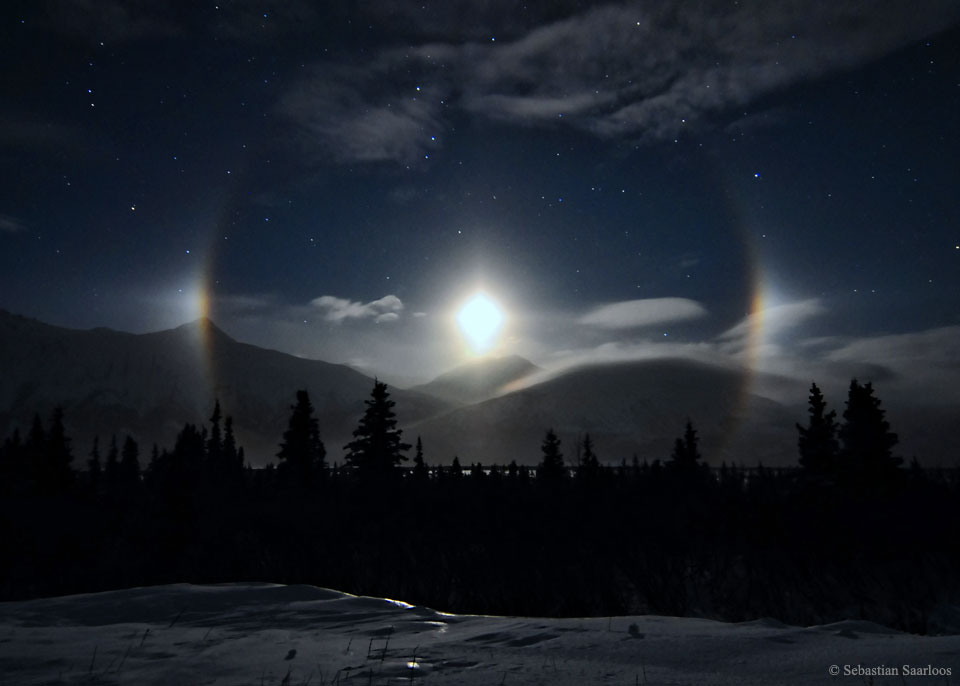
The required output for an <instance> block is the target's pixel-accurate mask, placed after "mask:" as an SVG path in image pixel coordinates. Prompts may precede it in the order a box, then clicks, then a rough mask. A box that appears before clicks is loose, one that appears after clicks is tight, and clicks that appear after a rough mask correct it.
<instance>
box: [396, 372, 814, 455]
mask: <svg viewBox="0 0 960 686" xmlns="http://www.w3.org/2000/svg"><path fill="white" fill-rule="evenodd" d="M688 417H689V418H690V419H691V420H692V421H693V423H694V426H695V427H696V428H697V430H698V432H699V434H700V436H701V438H702V451H701V452H702V453H703V454H704V456H705V458H706V459H707V460H708V461H709V462H711V463H713V464H719V463H720V462H721V460H726V461H728V462H730V461H736V462H742V463H744V464H749V465H755V464H756V463H757V461H758V460H762V461H763V462H764V463H765V464H768V465H770V464H795V463H796V430H795V428H794V422H795V421H797V420H798V419H800V417H799V416H798V415H797V414H796V411H795V410H791V409H789V408H787V407H785V406H783V405H781V404H779V403H777V402H775V401H773V400H769V399H767V398H763V397H760V396H757V395H752V394H750V392H749V378H748V375H747V372H746V371H744V370H734V369H727V368H723V367H717V366H711V365H706V364H701V363H696V362H691V361H687V360H679V359H660V360H647V361H642V362H630V363H617V364H604V365H594V366H585V367H579V368H575V369H571V370H569V371H566V372H564V373H561V374H559V375H557V376H554V377H552V378H548V379H547V380H545V381H542V382H540V383H536V384H534V385H531V386H529V387H527V388H523V389H521V390H517V391H514V392H512V393H507V394H505V395H501V396H499V397H496V398H492V399H490V400H487V401H485V402H481V403H478V404H475V405H470V406H465V407H461V408H458V409H455V410H451V411H450V412H448V413H446V414H444V415H441V416H439V417H435V418H429V419H425V420H424V421H422V422H420V423H417V424H415V425H411V426H410V427H409V429H408V430H409V432H410V433H411V434H419V435H421V436H422V437H423V441H424V451H425V454H426V457H427V461H428V462H432V463H449V462H450V461H451V460H452V459H453V456H454V455H457V456H459V458H460V460H461V462H464V463H465V462H477V461H480V462H483V463H485V464H490V463H493V462H497V463H508V462H510V461H511V460H514V459H515V460H516V461H517V463H518V464H535V463H537V462H538V461H539V459H540V451H539V448H540V442H541V441H542V439H543V435H544V433H545V431H546V430H547V429H548V428H551V427H552V428H553V429H554V430H556V432H557V433H558V435H559V436H560V438H561V440H562V441H563V450H564V455H565V457H566V461H567V462H568V463H571V464H572V463H573V461H574V457H575V449H574V445H575V443H576V441H577V438H578V436H581V435H582V434H584V433H587V432H589V433H590V435H591V437H592V438H593V440H594V445H595V448H596V451H597V453H598V455H599V457H600V459H601V462H607V463H608V464H609V463H619V462H620V460H621V459H627V460H629V459H630V458H631V457H632V455H633V454H634V453H636V454H637V455H638V457H639V458H640V459H641V460H642V459H647V460H649V461H651V462H652V461H653V460H654V459H657V458H659V459H661V460H665V459H667V458H668V457H669V456H670V452H671V449H672V446H673V440H674V439H675V438H676V437H677V436H679V435H681V433H682V432H683V429H684V425H685V422H686V421H687V418H688Z"/></svg>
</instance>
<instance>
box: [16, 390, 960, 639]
mask: <svg viewBox="0 0 960 686" xmlns="http://www.w3.org/2000/svg"><path fill="white" fill-rule="evenodd" d="M322 422H323V418H322V417H317V416H315V412H314V408H313V406H312V404H311V402H310V396H309V394H308V392H307V390H298V391H296V393H295V402H294V404H292V405H291V406H290V414H289V422H288V427H287V430H286V431H285V432H284V433H283V436H282V437H281V438H280V441H279V444H278V448H277V453H276V458H277V462H276V464H275V465H273V464H271V465H268V466H267V467H265V468H260V469H253V468H251V467H249V466H248V465H246V464H245V456H244V451H243V448H242V447H240V446H238V445H237V443H236V439H235V436H234V434H233V426H232V419H231V417H230V416H224V414H223V411H222V409H221V407H220V403H219V402H215V403H214V407H213V409H212V412H211V415H210V417H209V418H208V419H207V421H206V423H205V424H204V425H202V426H197V425H195V424H186V425H184V427H183V429H182V430H181V431H180V433H179V435H178V436H177V439H176V441H175V443H174V445H173V447H172V449H168V448H160V447H158V446H153V447H152V450H151V451H150V455H149V457H147V456H146V455H145V454H144V453H143V452H142V451H141V450H140V446H138V444H137V442H136V441H135V440H134V438H133V437H131V436H124V437H119V438H118V437H117V436H111V437H109V443H108V444H107V447H106V455H105V456H104V455H102V454H101V442H100V440H99V439H97V440H95V441H94V442H93V445H92V447H91V449H90V451H89V453H88V454H87V455H86V459H84V458H83V457H82V456H79V455H77V454H75V453H74V450H73V447H72V446H71V441H70V438H69V437H68V436H67V432H66V430H65V428H64V412H63V410H61V409H60V408H57V409H56V410H55V411H54V412H53V413H52V415H51V416H50V418H49V420H48V421H47V423H46V425H45V424H44V422H43V421H42V419H41V418H40V417H39V416H35V417H34V421H33V423H32V425H31V426H30V428H29V430H28V431H26V433H25V434H23V435H22V434H21V432H20V431H19V429H18V430H15V431H14V432H13V433H12V434H11V435H10V436H8V437H7V438H6V439H5V441H4V443H3V445H2V448H0V546H2V550H0V599H2V600H14V599H23V598H31V597H38V596H49V595H61V594H69V593H78V592H91V591H100V590H107V589H115V588H124V587H132V586H144V585H155V584H167V583H177V582H192V583H218V582H232V581H266V582H274V583H288V584H291V583H304V584H313V585H318V586H325V587H331V588H336V589H339V590H343V591H347V592H350V593H358V594H365V595H376V596H384V597H394V598H402V599H403V600H405V601H407V602H411V603H417V604H422V605H428V606H431V607H434V608H436V609H440V610H445V611H450V612H460V613H482V614H509V615H542V616H608V615H620V614H660V615H690V616H704V617H712V618H718V619H725V620H730V621H742V620H749V619H755V618H759V617H765V616H769V617H774V618H777V619H779V620H782V621H785V622H788V623H792V624H801V625H809V624H819V623H825V622H830V621H835V620H839V619H844V618H863V619H869V620H873V621H877V622H879V623H882V624H886V625H888V626H892V627H895V628H899V629H903V630H907V631H912V632H918V633H926V632H928V631H930V630H931V626H934V627H935V626H936V613H937V612H938V611H939V609H938V608H940V607H942V606H943V605H944V604H946V603H951V602H954V603H955V602H957V601H958V600H960V580H958V578H957V576H956V574H955V570H956V569H957V567H958V562H960V478H958V473H957V471H956V470H943V469H937V470H929V469H923V468H921V466H920V465H919V463H918V462H917V461H916V460H915V459H914V460H913V461H912V462H911V463H910V464H909V466H907V467H906V468H905V467H904V466H903V460H902V459H901V458H900V457H899V456H897V455H896V454H895V452H894V449H895V447H896V445H897V436H896V434H895V433H893V432H892V431H891V427H890V424H889V422H888V421H887V420H886V417H885V411H884V410H883V409H882V403H881V402H880V400H879V398H878V397H877V396H876V394H875V391H874V389H873V386H872V384H870V383H866V384H860V383H859V382H858V381H857V380H853V381H851V384H850V387H849V391H848V397H847V400H846V403H845V408H844V410H843V413H842V421H838V419H837V412H836V410H831V409H828V405H827V402H826V399H825V398H824V396H823V394H822V393H821V391H820V389H819V388H818V387H817V385H816V384H813V385H812V386H811V389H810V396H809V417H808V419H807V422H806V423H805V424H802V425H801V424H798V425H797V430H798V441H797V446H798V464H797V466H796V467H793V468H778V469H770V468H765V467H763V466H762V465H756V466H751V467H745V466H743V465H728V464H723V465H721V466H720V467H718V468H711V467H709V466H708V465H707V464H706V462H705V460H704V458H703V456H702V455H701V453H700V448H699V438H698V435H697V430H696V428H695V425H694V422H693V421H692V420H688V421H687V423H686V426H685V427H683V431H682V433H681V434H680V435H679V436H678V437H677V439H676V442H675V445H674V448H673V451H672V453H671V454H670V455H669V456H664V459H659V458H658V457H655V458H654V459H653V460H652V461H649V460H648V459H643V460H641V459H640V458H639V456H637V455H633V456H631V459H630V460H629V461H628V459H627V457H626V456H616V457H619V458H620V459H619V462H617V460H616V459H610V458H611V457H613V456H604V455H603V454H602V450H603V446H602V445H601V446H597V445H594V442H593V440H592V439H591V437H590V436H589V435H585V436H583V437H582V439H581V440H579V441H578V442H577V444H576V445H573V446H567V447H566V451H567V452H566V454H565V452H564V451H565V446H563V445H562V443H561V441H560V439H559V438H558V437H557V435H556V433H555V432H554V431H553V429H547V428H545V434H544V438H543V442H542V444H541V446H540V462H539V465H538V466H537V467H536V468H530V467H527V466H523V465H518V464H517V460H516V459H511V460H510V461H509V462H506V461H505V460H500V461H499V462H497V461H492V462H491V464H488V465H482V464H480V463H474V464H470V465H467V466H466V467H464V466H463V465H461V464H460V460H459V458H458V457H456V456H454V459H453V464H452V465H450V466H441V465H439V464H435V465H432V466H431V465H430V454H429V446H428V445H427V446H425V445H424V444H423V442H422V441H421V440H420V439H419V437H418V438H417V440H416V447H415V449H414V455H413V456H412V460H410V461H409V462H410V464H409V466H407V464H405V463H407V462H408V457H407V455H406V453H408V452H410V451H411V448H412V446H411V445H410V444H408V443H405V442H404V440H403V431H402V429H401V428H399V422H398V418H397V414H396V412H395V404H394V401H393V400H391V399H390V394H389V390H388V388H387V385H386V384H384V383H381V382H380V381H375V382H374V387H373V389H372V391H371V394H370V397H369V399H368V400H367V401H366V403H365V411H364V413H363V415H362V416H361V417H359V418H358V423H357V428H356V430H355V431H354V433H353V440H352V441H351V442H350V443H348V444H347V445H346V446H344V450H345V451H346V458H345V462H344V463H343V464H336V463H334V464H330V462H329V460H328V458H327V450H326V447H325V446H324V444H323V441H322V439H321V436H322ZM678 428H679V427H678ZM531 449H532V450H536V446H531ZM605 463H613V465H614V466H607V464H605ZM78 467H79V468H78Z"/></svg>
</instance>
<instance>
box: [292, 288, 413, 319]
mask: <svg viewBox="0 0 960 686" xmlns="http://www.w3.org/2000/svg"><path fill="white" fill-rule="evenodd" d="M310 304H311V305H313V306H314V307H316V308H318V309H321V310H324V311H325V315H324V316H325V318H326V319H327V321H331V322H342V321H343V320H344V319H373V321H374V322H375V323H377V324H380V323H383V322H392V321H396V320H397V319H399V318H400V315H399V313H400V312H401V311H402V310H403V303H402V302H401V301H400V298H398V297H397V296H395V295H385V296H383V297H382V298H380V299H379V300H373V301H371V302H368V303H365V304H364V303H361V302H354V301H351V300H346V299H344V298H337V297H335V296H332V295H322V296H320V297H319V298H315V299H314V300H311V301H310Z"/></svg>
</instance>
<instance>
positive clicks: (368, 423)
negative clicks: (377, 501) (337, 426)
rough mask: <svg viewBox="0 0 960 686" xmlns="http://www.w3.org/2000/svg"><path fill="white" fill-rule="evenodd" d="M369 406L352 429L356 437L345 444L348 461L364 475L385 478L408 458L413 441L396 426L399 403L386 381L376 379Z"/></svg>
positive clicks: (365, 476) (362, 476)
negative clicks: (396, 411) (408, 441)
mask: <svg viewBox="0 0 960 686" xmlns="http://www.w3.org/2000/svg"><path fill="white" fill-rule="evenodd" d="M364 404H365V405H366V406H367V409H366V410H365V411H364V413H363V417H361V418H360V423H359V424H358V425H357V428H356V429H355V430H354V432H353V438H354V440H353V441H351V442H350V443H348V444H347V445H345V446H344V449H345V450H347V451H349V452H348V453H347V457H346V461H347V464H349V465H350V466H352V467H353V468H354V469H356V470H357V473H358V474H359V475H360V476H361V478H368V479H382V478H388V477H391V476H393V475H395V474H396V472H397V467H398V466H399V465H400V463H401V462H403V461H405V460H406V459H407V458H406V456H404V455H403V453H404V452H406V451H407V450H410V444H409V443H404V442H403V441H402V440H401V437H402V436H403V431H402V430H401V429H398V428H397V418H396V415H395V414H394V412H393V407H394V405H395V404H396V403H394V402H393V401H392V400H390V394H389V393H388V392H387V384H385V383H381V382H380V381H379V380H377V379H374V382H373V390H372V391H371V392H370V399H369V400H365V401H364Z"/></svg>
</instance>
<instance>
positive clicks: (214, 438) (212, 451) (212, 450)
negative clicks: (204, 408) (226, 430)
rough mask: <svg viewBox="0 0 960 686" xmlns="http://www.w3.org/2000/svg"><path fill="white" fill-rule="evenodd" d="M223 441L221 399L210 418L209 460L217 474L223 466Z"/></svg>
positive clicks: (215, 403)
mask: <svg viewBox="0 0 960 686" xmlns="http://www.w3.org/2000/svg"><path fill="white" fill-rule="evenodd" d="M222 452H223V440H222V437H221V435H220V399H219V398H218V399H216V400H215V401H214V406H213V414H212V415H211V416H210V437H209V438H208V439H207V460H208V461H209V463H210V464H211V465H213V468H214V469H213V471H214V472H215V473H217V472H220V471H221V469H222V467H223V464H222V460H221V457H222Z"/></svg>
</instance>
